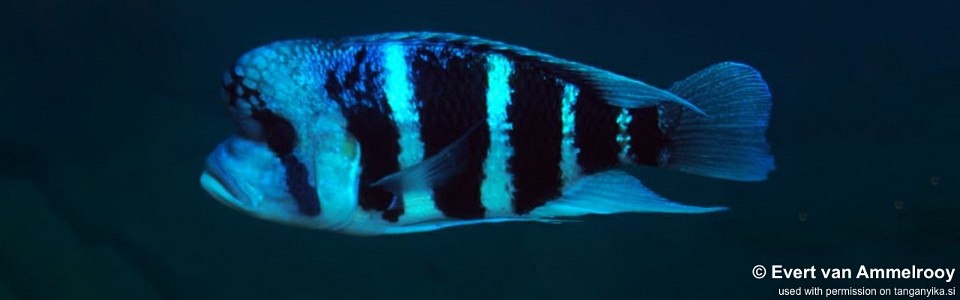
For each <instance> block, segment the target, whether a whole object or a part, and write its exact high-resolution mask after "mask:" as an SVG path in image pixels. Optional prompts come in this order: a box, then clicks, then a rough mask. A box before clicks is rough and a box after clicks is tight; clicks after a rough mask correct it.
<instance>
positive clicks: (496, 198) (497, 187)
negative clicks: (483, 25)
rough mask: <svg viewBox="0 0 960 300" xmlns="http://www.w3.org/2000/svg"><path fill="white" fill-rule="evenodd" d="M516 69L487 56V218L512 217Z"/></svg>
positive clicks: (484, 199)
mask: <svg viewBox="0 0 960 300" xmlns="http://www.w3.org/2000/svg"><path fill="white" fill-rule="evenodd" d="M511 73H513V66H512V65H511V63H510V61H509V60H507V58H506V57H504V56H502V55H499V54H491V55H488V56H487V125H488V126H489V127H490V148H489V149H488V151H487V158H486V160H485V161H484V162H483V174H484V179H483V184H482V185H481V186H480V202H481V203H482V204H483V207H484V208H486V209H487V216H489V217H494V216H506V215H510V214H512V213H513V205H512V199H513V191H514V187H513V174H511V173H510V172H509V171H508V170H507V161H508V160H509V159H510V157H512V156H513V146H512V145H511V144H510V130H512V129H513V124H510V121H509V120H507V107H509V106H510V102H511V99H510V93H511V92H512V91H511V89H510V74H511Z"/></svg>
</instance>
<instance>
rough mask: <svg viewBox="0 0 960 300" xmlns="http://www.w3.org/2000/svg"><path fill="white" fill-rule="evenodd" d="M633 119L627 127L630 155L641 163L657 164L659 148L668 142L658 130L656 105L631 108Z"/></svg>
mask: <svg viewBox="0 0 960 300" xmlns="http://www.w3.org/2000/svg"><path fill="white" fill-rule="evenodd" d="M630 115H631V116H632V117H633V119H632V120H631V121H630V126H628V127H627V133H629V134H630V153H629V154H630V157H631V158H632V159H633V161H634V162H636V163H638V164H643V165H650V166H657V157H658V156H659V155H660V150H661V149H663V147H664V145H666V143H668V141H667V139H666V136H664V135H663V133H661V132H660V127H659V125H658V123H659V117H658V114H657V108H656V107H648V108H637V109H631V110H630Z"/></svg>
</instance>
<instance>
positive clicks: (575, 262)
mask: <svg viewBox="0 0 960 300" xmlns="http://www.w3.org/2000/svg"><path fill="white" fill-rule="evenodd" d="M634 2H637V1H629V2H627V1H625V2H623V3H611V2H600V1H587V2H575V1H559V2H557V1H515V2H507V1H503V2H494V1H474V2H463V3H459V2H458V1H393V2H384V3H375V2H363V1H342V2H323V1H262V2H254V1H207V2H201V1H181V0H178V1H158V0H133V1H97V2H84V1H68V0H60V1H53V0H48V1H43V0H41V1H16V3H12V2H11V3H3V4H0V37H2V39H0V99H2V100H0V101H2V102H0V103H2V105H0V125H2V126H0V299H284V300H286V299H542V298H550V299H705V298H720V299H774V298H780V297H781V296H777V293H778V288H785V287H792V288H797V287H811V286H820V287H823V288H846V287H864V286H865V287H875V288H893V287H901V288H903V287H927V288H929V287H944V288H949V287H954V286H957V285H960V284H957V281H960V278H957V279H954V281H953V282H950V283H947V282H944V280H938V279H930V280H928V279H899V280H882V279H872V280H867V279H859V280H857V279H846V280H843V279H822V277H821V278H820V279H806V280H794V279H780V280H775V279H769V274H768V276H767V277H768V278H765V279H763V280H757V279H754V278H753V277H752V276H751V273H750V272H751V268H753V266H754V265H757V264H761V265H764V266H766V267H767V268H770V265H773V264H782V265H785V266H789V267H810V266H811V265H813V266H816V267H817V268H821V267H823V268H826V267H838V268H857V267H859V266H860V265H866V266H867V267H877V268H894V267H896V268H901V267H909V266H911V265H917V266H918V267H932V268H957V267H960V256H958V254H957V253H960V219H958V214H960V158H958V156H957V153H960V143H958V142H957V139H958V137H960V126H958V125H957V120H958V118H960V85H958V84H957V82H958V78H960V77H958V74H960V55H958V53H960V22H957V21H956V19H955V15H956V12H957V11H958V9H960V5H957V4H953V2H951V1H919V4H918V3H908V2H904V1H821V2H806V1H801V2H796V1H722V2H710V3H705V2H685V1H684V2H675V3H670V4H665V3H660V4H657V3H634ZM794 2H795V3H794ZM401 30H432V31H451V32H457V33H464V34H474V35H480V36H483V37H487V38H492V39H496V40H502V41H505V42H509V43H514V44H519V45H523V46H526V47H530V48H533V49H537V50H541V51H545V52H548V53H551V54H555V55H557V56H560V57H564V58H569V59H573V60H576V61H581V62H584V63H588V64H592V65H596V66H599V67H602V68H605V69H609V70H612V71H614V72H618V73H622V74H627V75H630V76H633V77H636V78H639V79H642V80H644V81H646V82H648V83H650V84H653V85H657V86H668V85H669V84H670V83H672V82H673V81H675V80H679V79H681V78H683V77H685V76H687V75H688V74H690V73H693V72H695V71H697V70H699V69H700V68H703V67H706V66H708V65H710V64H713V63H716V62H720V61H725V60H736V61H741V62H745V63H748V64H750V65H752V66H754V67H756V68H757V69H759V70H760V71H761V72H762V73H763V75H764V77H765V78H766V79H767V81H768V83H769V84H770V87H771V90H772V92H773V95H774V106H773V115H772V120H771V126H770V129H769V132H768V136H769V140H770V142H771V144H772V147H773V152H774V154H775V156H776V164H777V170H776V171H774V172H773V173H772V174H771V176H770V179H769V180H768V181H766V182H763V183H737V182H728V181H721V180H714V179H706V178H700V177H695V176H689V175H684V174H677V173H664V172H660V171H656V170H645V169H644V170H638V171H637V172H638V175H640V176H642V178H643V179H644V181H645V182H646V183H647V184H648V185H649V186H651V187H652V188H653V189H655V190H656V191H658V192H660V193H662V194H664V195H666V196H667V197H669V198H671V199H675V200H677V201H680V202H685V203H692V204H702V205H728V206H730V207H731V208H732V210H731V211H729V212H725V213H720V214H712V215H618V216H610V217H588V218H584V222H580V223H574V224H567V225H562V226H550V225H543V224H502V225H492V226H472V227H464V228H456V229H450V230H444V231H438V232H432V233H427V234H419V235H408V236H393V237H377V238H360V237H350V236H341V235H336V234H330V233H324V232H317V231H310V230H305V229H299V228H293V227H286V226H282V225H276V224H271V223H266V222H262V221H258V220H255V219H253V218H250V217H247V216H244V215H242V214H240V213H237V212H235V211H233V210H230V209H228V208H226V207H224V206H223V205H221V204H218V203H217V202H216V201H214V200H212V199H211V198H210V197H208V196H207V195H206V194H205V193H204V192H203V191H202V190H201V189H200V187H199V184H198V176H199V172H200V170H201V169H202V165H203V160H204V158H205V155H206V154H207V153H208V152H209V151H210V150H212V149H213V147H214V146H215V145H216V143H218V142H219V141H220V140H221V139H222V138H224V137H225V136H227V135H228V134H229V133H230V132H231V131H232V130H233V128H232V127H231V126H232V124H231V123H230V121H229V120H228V118H227V116H226V114H225V112H224V110H223V107H222V104H221V103H220V101H219V98H218V90H217V88H218V82H219V79H220V76H221V74H222V73H221V72H222V71H223V70H224V69H225V68H226V67H227V66H229V65H230V63H231V62H232V61H233V60H234V59H235V58H236V57H237V56H239V55H240V54H241V53H243V52H244V51H246V50H248V49H250V48H253V47H256V46H258V45H261V44H264V43H268V42H271V41H275V40H279V39H288V38H300V37H343V36H349V35H356V34H368V33H379V32H386V31H401ZM854 272H856V269H854ZM901 298H903V297H901Z"/></svg>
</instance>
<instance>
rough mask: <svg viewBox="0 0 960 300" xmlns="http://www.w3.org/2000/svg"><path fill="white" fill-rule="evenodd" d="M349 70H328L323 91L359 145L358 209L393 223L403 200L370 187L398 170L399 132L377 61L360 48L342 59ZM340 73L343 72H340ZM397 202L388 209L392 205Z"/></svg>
mask: <svg viewBox="0 0 960 300" xmlns="http://www.w3.org/2000/svg"><path fill="white" fill-rule="evenodd" d="M342 63H343V64H346V65H349V66H350V68H349V69H348V70H347V71H345V72H346V73H342V74H339V76H338V73H337V71H336V70H327V78H326V82H325V84H324V88H325V89H326V91H327V94H328V96H329V97H330V98H331V99H333V100H334V101H336V102H337V103H338V104H340V107H341V110H342V112H343V114H344V117H345V118H346V119H347V131H348V132H350V134H352V135H353V137H354V138H356V139H357V142H358V143H359V144H360V164H361V165H362V166H363V171H362V172H361V174H360V191H359V193H360V199H359V204H360V207H361V208H362V209H364V210H375V211H382V212H383V218H384V219H386V220H388V221H391V222H396V221H397V220H398V219H399V217H400V215H402V214H403V205H402V204H403V199H401V198H400V197H396V198H397V199H394V195H393V194H392V193H390V192H388V191H386V190H383V189H381V188H375V187H371V186H370V184H372V183H374V182H376V181H377V180H380V179H381V178H383V177H384V176H387V175H389V174H392V173H394V172H397V171H399V170H400V164H399V162H398V161H397V155H398V154H399V153H400V145H399V144H398V142H399V138H400V133H399V131H398V129H397V126H396V124H394V122H393V121H392V120H391V119H390V114H391V111H390V106H389V105H388V104H387V99H386V97H385V96H384V94H383V92H382V91H381V90H380V88H379V87H378V84H377V78H378V77H379V76H380V71H379V69H378V68H375V66H377V65H378V64H379V62H377V61H370V60H367V50H366V48H364V47H360V48H358V49H356V50H355V52H354V53H353V57H352V60H351V59H344V60H343V61H342ZM341 72H342V71H341ZM394 201H397V202H398V203H396V205H394V206H393V208H392V209H391V203H392V202H394Z"/></svg>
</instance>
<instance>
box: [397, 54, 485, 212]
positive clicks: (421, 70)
mask: <svg viewBox="0 0 960 300" xmlns="http://www.w3.org/2000/svg"><path fill="white" fill-rule="evenodd" d="M415 51H416V54H415V55H412V56H411V57H412V62H411V70H412V71H413V79H414V81H413V83H414V94H415V96H416V99H417V100H419V101H421V102H420V105H421V106H420V125H421V129H420V137H421V139H422V140H423V144H424V155H425V157H430V156H433V155H434V154H436V153H437V152H440V151H441V150H443V149H444V148H445V147H447V146H448V145H450V144H451V143H453V142H454V141H456V140H457V139H459V138H460V137H461V136H463V135H464V134H465V133H467V132H468V131H470V130H471V129H473V128H475V129H476V130H473V131H472V132H471V133H470V136H469V138H468V139H467V140H466V142H467V143H468V145H467V147H464V148H462V149H463V150H464V151H467V153H463V154H461V155H462V156H460V157H464V158H465V159H464V161H462V162H460V163H462V166H463V168H464V170H463V171H462V172H460V173H458V174H457V175H455V176H454V177H453V178H451V179H450V180H449V181H447V183H446V184H444V185H442V186H439V187H436V188H435V189H434V202H435V204H436V207H437V209H439V210H440V211H441V212H443V214H444V215H446V216H448V217H452V218H464V219H473V218H482V217H483V216H484V214H485V209H484V207H483V205H482V204H481V202H480V185H481V183H482V182H483V161H484V159H486V155H487V148H489V146H490V142H489V135H490V131H489V128H488V127H487V124H486V118H487V109H486V91H487V75H486V68H485V62H484V60H483V58H482V57H481V56H478V55H473V54H470V53H460V54H463V55H457V54H456V53H454V52H455V51H459V50H457V49H453V48H443V49H437V50H434V49H426V48H419V49H416V50H415ZM475 126H476V127H475Z"/></svg>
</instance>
